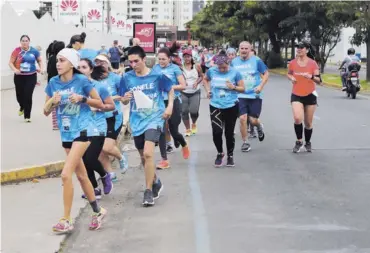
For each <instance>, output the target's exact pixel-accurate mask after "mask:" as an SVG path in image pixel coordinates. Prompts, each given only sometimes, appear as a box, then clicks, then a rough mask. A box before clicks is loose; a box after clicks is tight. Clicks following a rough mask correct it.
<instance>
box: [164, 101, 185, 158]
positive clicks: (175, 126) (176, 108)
mask: <svg viewBox="0 0 370 253" xmlns="http://www.w3.org/2000/svg"><path fill="white" fill-rule="evenodd" d="M164 102H165V104H166V107H167V105H168V101H166V100H165V101H164ZM181 114H182V111H181V102H180V99H179V98H176V99H175V100H174V101H173V111H172V115H171V117H170V118H169V119H168V128H169V130H170V134H171V136H172V138H173V140H174V142H175V146H176V147H177V146H178V145H181V146H182V147H185V146H186V141H185V138H184V136H183V135H182V134H181V133H180V132H179V125H180V123H181ZM164 127H166V124H165V125H164ZM165 132H166V131H163V132H162V134H161V136H160V137H159V149H160V151H161V156H162V158H163V159H165V160H167V153H166V134H165Z"/></svg>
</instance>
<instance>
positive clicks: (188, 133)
mask: <svg viewBox="0 0 370 253" xmlns="http://www.w3.org/2000/svg"><path fill="white" fill-rule="evenodd" d="M191 135H192V131H191V129H186V131H185V136H186V137H190V136H191Z"/></svg>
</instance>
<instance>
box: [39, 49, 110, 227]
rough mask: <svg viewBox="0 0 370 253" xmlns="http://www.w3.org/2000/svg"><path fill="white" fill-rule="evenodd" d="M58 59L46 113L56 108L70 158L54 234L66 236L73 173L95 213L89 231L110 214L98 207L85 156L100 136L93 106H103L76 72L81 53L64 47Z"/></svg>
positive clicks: (69, 218)
mask: <svg viewBox="0 0 370 253" xmlns="http://www.w3.org/2000/svg"><path fill="white" fill-rule="evenodd" d="M57 57H58V63H57V69H58V74H59V75H58V76H55V77H53V78H52V79H51V80H50V82H49V83H48V85H47V87H46V89H45V92H46V94H47V95H46V103H45V107H44V114H45V115H49V114H50V113H51V111H52V108H53V107H56V108H57V116H58V124H59V129H61V130H60V134H61V139H62V146H63V148H64V149H65V151H66V153H67V158H66V160H65V164H64V167H63V170H62V181H63V201H64V216H63V218H61V219H60V220H59V222H58V223H57V224H56V225H55V226H53V231H54V232H56V233H66V232H69V231H72V230H73V223H72V220H71V208H72V201H73V181H72V174H73V172H75V173H76V175H77V178H78V180H79V181H80V185H81V188H82V190H83V191H84V193H85V194H86V196H87V199H88V200H89V202H90V206H91V208H92V209H93V212H94V213H93V215H92V221H91V224H90V229H92V230H96V229H98V228H100V226H101V222H102V219H103V218H104V216H105V215H106V213H107V211H106V210H105V209H104V208H102V207H100V206H98V203H97V201H96V197H95V194H94V188H93V187H92V185H91V182H90V180H88V176H87V172H86V168H85V165H84V163H83V162H82V156H83V155H84V153H85V152H86V150H87V149H88V147H89V145H90V143H91V137H93V136H97V135H98V131H97V129H96V126H95V122H94V120H93V118H92V114H91V110H90V106H91V107H95V108H102V107H103V103H102V101H101V100H100V97H99V94H98V93H97V92H96V90H95V89H94V88H93V86H92V83H91V82H90V81H89V80H88V79H87V77H85V76H84V75H81V74H80V72H79V71H78V70H77V68H78V62H79V60H80V57H79V54H78V52H77V51H75V50H73V49H68V48H65V49H63V50H61V51H60V52H59V54H58V56H57Z"/></svg>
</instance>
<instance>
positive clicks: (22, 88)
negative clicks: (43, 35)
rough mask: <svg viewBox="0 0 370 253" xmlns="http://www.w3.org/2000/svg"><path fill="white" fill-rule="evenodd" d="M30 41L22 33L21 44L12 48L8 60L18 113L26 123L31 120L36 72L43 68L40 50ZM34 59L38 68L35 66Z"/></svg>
mask: <svg viewBox="0 0 370 253" xmlns="http://www.w3.org/2000/svg"><path fill="white" fill-rule="evenodd" d="M30 41H31V39H30V37H29V36H28V35H22V36H21V39H20V42H21V46H20V47H17V48H16V49H14V51H13V52H12V54H11V56H10V60H9V67H10V68H11V70H12V71H13V72H14V84H15V93H16V96H17V102H18V104H19V111H18V115H19V116H22V115H24V121H25V122H26V123H30V122H31V111H32V96H33V91H34V89H35V86H36V83H37V72H40V73H42V69H43V65H42V59H41V56H40V52H39V51H37V50H36V48H34V47H31V46H30ZM36 61H37V63H38V65H39V68H37V67H36Z"/></svg>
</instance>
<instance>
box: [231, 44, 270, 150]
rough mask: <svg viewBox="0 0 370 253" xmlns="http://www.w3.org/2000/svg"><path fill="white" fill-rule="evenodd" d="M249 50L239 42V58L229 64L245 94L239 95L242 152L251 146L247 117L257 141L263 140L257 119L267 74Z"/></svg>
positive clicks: (260, 126) (250, 48)
mask: <svg viewBox="0 0 370 253" xmlns="http://www.w3.org/2000/svg"><path fill="white" fill-rule="evenodd" d="M251 50H252V45H251V44H250V43H249V42H247V41H243V42H241V43H240V45H239V52H240V56H238V57H237V58H235V59H234V60H233V61H232V64H231V65H232V66H233V67H234V68H235V69H236V70H238V71H239V72H240V73H241V74H242V76H243V80H244V85H245V92H244V93H240V94H239V115H240V133H241V135H242V139H243V144H242V148H241V149H242V151H243V152H248V151H250V150H251V145H250V144H249V143H248V131H247V119H248V116H249V117H250V121H251V124H252V125H254V126H256V127H257V131H258V139H259V140H260V141H263V140H264V138H265V133H264V131H263V126H262V123H261V121H260V120H259V117H260V114H261V110H262V95H263V93H262V90H263V88H264V86H265V85H266V83H267V80H268V77H269V73H268V70H267V67H266V65H265V64H264V63H263V61H262V60H261V59H260V58H258V57H257V56H254V55H253V54H251ZM261 76H262V78H261Z"/></svg>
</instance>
